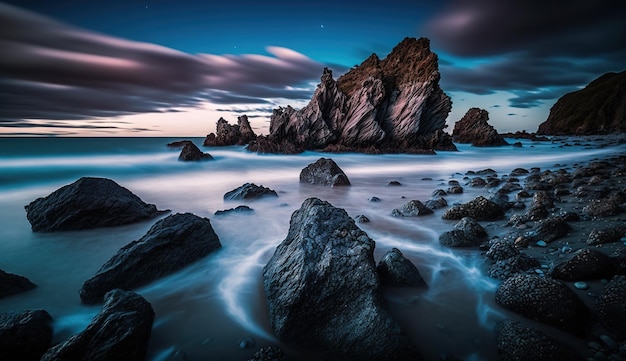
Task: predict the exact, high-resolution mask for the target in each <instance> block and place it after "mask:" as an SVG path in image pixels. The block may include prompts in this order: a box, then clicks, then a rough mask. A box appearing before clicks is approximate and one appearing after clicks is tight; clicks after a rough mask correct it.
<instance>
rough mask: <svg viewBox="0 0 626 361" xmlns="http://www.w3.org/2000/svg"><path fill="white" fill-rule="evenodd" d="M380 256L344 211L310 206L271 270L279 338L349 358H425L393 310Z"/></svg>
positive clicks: (272, 312)
mask: <svg viewBox="0 0 626 361" xmlns="http://www.w3.org/2000/svg"><path fill="white" fill-rule="evenodd" d="M373 251H374V241H373V240H372V239H370V238H369V237H368V236H367V234H366V233H365V232H363V231H362V230H360V229H359V228H358V227H357V226H356V225H355V223H354V221H353V220H352V219H351V218H350V217H349V216H348V214H347V213H346V212H345V211H344V210H343V209H339V208H335V207H333V206H332V205H331V204H329V203H328V202H324V201H321V200H319V199H317V198H309V199H307V200H305V201H304V203H303V204H302V206H301V208H300V209H298V210H297V211H295V212H294V213H293V215H292V216H291V222H290V226H289V232H288V234H287V237H286V238H285V240H283V241H282V242H281V244H280V245H279V246H278V247H277V248H276V251H275V252H274V255H273V256H272V258H271V259H270V261H269V262H268V264H267V265H266V266H265V267H264V268H263V279H264V281H263V285H264V289H265V295H266V298H267V305H268V308H269V318H270V323H271V326H272V329H273V331H274V333H275V334H276V336H277V337H278V338H279V339H280V340H281V341H284V342H287V343H289V344H292V345H295V346H298V347H300V348H304V349H307V348H309V349H311V350H324V351H328V352H331V353H334V354H337V355H339V356H340V357H341V358H343V359H345V358H349V359H358V360H403V359H407V360H408V359H418V357H417V355H416V354H415V350H414V349H413V347H412V345H411V344H410V342H409V340H408V338H407V337H406V335H405V334H404V333H403V332H402V330H401V329H400V327H399V326H398V324H397V323H396V321H395V320H394V319H393V318H392V316H391V315H390V313H389V312H388V311H387V309H386V304H385V302H384V300H383V298H382V294H381V290H380V283H379V279H378V275H377V272H376V265H375V262H374V255H373Z"/></svg>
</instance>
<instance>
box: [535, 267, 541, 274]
mask: <svg viewBox="0 0 626 361" xmlns="http://www.w3.org/2000/svg"><path fill="white" fill-rule="evenodd" d="M535 273H536V274H539V275H542V274H543V271H542V270H540V269H539V268H537V269H535Z"/></svg>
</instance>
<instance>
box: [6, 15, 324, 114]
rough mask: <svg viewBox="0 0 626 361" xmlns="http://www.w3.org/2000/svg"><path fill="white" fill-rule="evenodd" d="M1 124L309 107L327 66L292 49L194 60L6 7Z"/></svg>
mask: <svg viewBox="0 0 626 361" xmlns="http://www.w3.org/2000/svg"><path fill="white" fill-rule="evenodd" d="M0 23H2V24H4V25H3V26H2V28H1V29H0V49H2V56H0V87H1V88H2V89H3V91H2V92H0V114H1V115H0V117H1V118H2V120H3V121H4V123H5V124H6V123H7V122H23V121H24V120H26V119H58V120H72V119H91V118H99V117H116V116H122V115H128V114H135V113H150V112H165V111H168V110H169V109H173V108H181V107H194V106H198V105H199V104H201V103H203V102H206V101H212V102H215V103H220V104H240V103H245V104H250V103H267V100H266V99H267V98H285V99H305V98H308V97H310V93H311V92H312V89H311V90H306V88H304V89H303V86H304V85H307V84H309V83H310V82H311V81H314V80H315V79H317V77H319V74H321V69H322V68H323V66H324V65H322V64H320V63H318V62H315V61H313V60H311V59H310V58H308V57H307V56H305V55H304V54H301V53H298V52H296V51H293V50H291V49H287V48H281V47H268V48H267V51H268V53H269V55H256V54H249V55H211V54H200V55H192V54H187V53H184V52H181V51H177V50H174V49H170V48H167V47H163V46H159V45H156V44H149V43H143V42H137V41H131V40H125V39H120V38H115V37H112V36H106V35H102V34H97V33H94V32H90V31H87V30H83V29H80V28H76V27H72V26H70V25H67V24H63V23H60V22H57V21H55V20H53V19H50V18H47V17H44V16H40V15H37V14H34V13H31V12H28V11H25V10H21V9H19V8H16V7H13V6H10V5H6V4H2V3H0Z"/></svg>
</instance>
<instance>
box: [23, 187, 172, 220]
mask: <svg viewBox="0 0 626 361" xmlns="http://www.w3.org/2000/svg"><path fill="white" fill-rule="evenodd" d="M24 208H25V209H26V218H28V221H29V222H30V224H31V226H32V230H33V231H35V232H54V231H69V230H78V229H91V228H97V227H108V226H117V225H122V224H128V223H133V222H138V221H142V220H146V219H150V218H153V217H156V216H157V215H158V214H159V213H160V212H159V211H158V210H157V208H156V206H155V205H154V204H146V203H144V202H143V201H142V200H141V199H139V197H137V196H136V195H135V194H133V193H132V192H131V191H129V190H128V189H126V188H124V187H122V186H120V185H119V184H117V183H115V182H114V181H112V180H110V179H107V178H93V177H82V178H80V179H79V180H77V181H76V182H74V183H72V184H69V185H66V186H63V187H61V188H59V189H57V190H56V191H54V192H52V193H50V195H48V196H47V197H44V198H37V199H36V200H34V201H32V202H31V203H30V204H28V205H27V206H25V207H24Z"/></svg>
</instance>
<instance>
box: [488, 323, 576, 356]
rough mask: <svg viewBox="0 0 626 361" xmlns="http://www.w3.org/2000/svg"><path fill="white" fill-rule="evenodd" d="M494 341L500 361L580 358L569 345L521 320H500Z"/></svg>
mask: <svg viewBox="0 0 626 361" xmlns="http://www.w3.org/2000/svg"><path fill="white" fill-rule="evenodd" d="M496 341H497V343H498V344H497V347H498V356H500V360H501V361H545V360H550V361H578V360H582V358H581V357H580V356H579V355H577V354H576V353H574V351H573V350H572V349H571V348H570V347H568V346H566V345H563V344H561V343H559V342H558V341H556V340H555V339H553V338H552V337H550V336H548V335H547V334H545V333H543V332H541V331H539V330H537V329H534V328H530V327H528V326H525V325H524V324H522V323H521V322H516V321H511V320H505V321H502V322H500V323H499V324H498V325H497V326H496Z"/></svg>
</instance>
